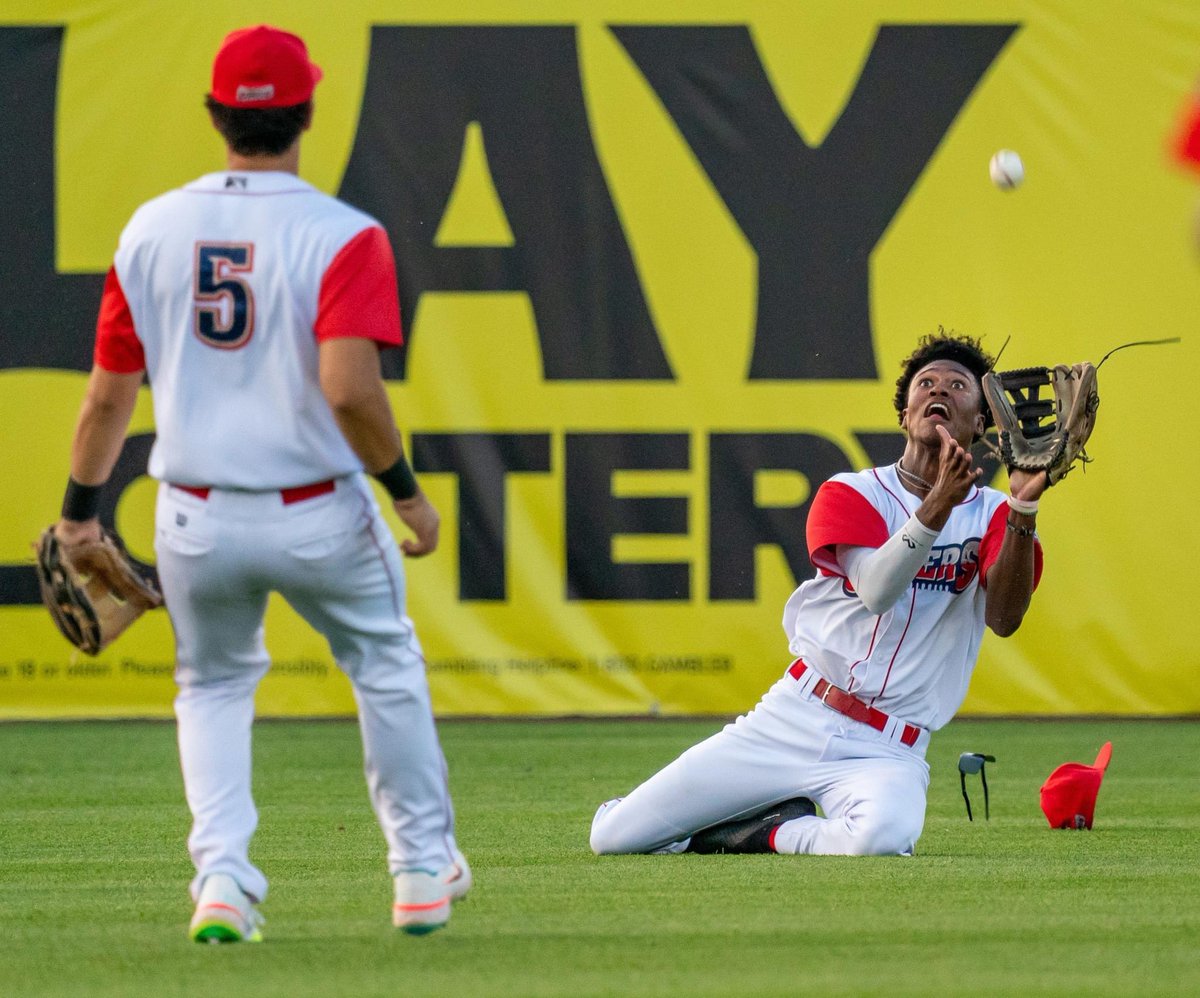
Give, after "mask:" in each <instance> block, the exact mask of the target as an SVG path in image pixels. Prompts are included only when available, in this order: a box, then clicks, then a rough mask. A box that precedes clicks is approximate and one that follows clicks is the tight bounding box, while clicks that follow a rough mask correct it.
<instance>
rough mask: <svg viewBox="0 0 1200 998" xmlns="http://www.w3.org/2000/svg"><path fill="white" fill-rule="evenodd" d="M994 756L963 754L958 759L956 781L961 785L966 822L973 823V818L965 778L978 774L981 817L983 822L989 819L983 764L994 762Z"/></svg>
mask: <svg viewBox="0 0 1200 998" xmlns="http://www.w3.org/2000/svg"><path fill="white" fill-rule="evenodd" d="M995 761H996V757H995V756H994V755H984V754H983V753H982V752H964V753H963V754H962V755H960V756H959V757H958V779H959V782H960V783H961V784H962V795H963V800H964V801H965V802H966V805H967V821H974V820H975V817H974V815H972V814H971V798H970V797H968V796H967V777H968V776H974V775H975V774H976V773H978V774H979V782H980V783H982V784H983V817H984V820H987V819H990V818H991V808H990V806H989V803H988V785H987V772H986V770H985V769H984V766H983V764H984V763H985V762H995Z"/></svg>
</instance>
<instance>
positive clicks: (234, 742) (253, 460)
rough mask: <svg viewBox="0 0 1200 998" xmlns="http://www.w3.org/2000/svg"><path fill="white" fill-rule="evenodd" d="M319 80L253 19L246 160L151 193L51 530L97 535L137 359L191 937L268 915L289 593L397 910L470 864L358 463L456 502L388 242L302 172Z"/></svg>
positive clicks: (218, 88)
mask: <svg viewBox="0 0 1200 998" xmlns="http://www.w3.org/2000/svg"><path fill="white" fill-rule="evenodd" d="M320 77H321V72H320V70H319V69H318V68H317V67H316V66H315V65H314V64H313V63H312V62H311V61H310V60H309V56H308V52H307V49H306V48H305V45H304V42H303V41H301V39H299V38H298V37H296V36H295V35H291V34H288V33H286V32H283V31H279V30H277V29H274V28H269V27H265V26H259V27H254V28H248V29H244V30H242V31H237V32H234V33H232V34H231V35H229V36H228V37H227V38H226V39H225V41H224V44H223V45H222V47H221V49H220V51H219V52H218V53H217V56H216V61H215V62H214V65H213V79H212V93H211V94H210V95H209V97H208V109H209V113H210V115H211V118H212V122H213V124H214V126H215V127H216V129H217V131H218V132H220V134H221V135H222V137H223V138H224V139H225V141H226V144H227V147H228V151H227V166H228V169H226V170H224V171H222V172H220V173H212V174H208V175H207V176H204V177H201V178H200V179H199V180H196V181H194V182H193V183H190V184H188V185H187V186H186V187H183V188H182V189H180V190H176V191H172V192H170V193H168V194H164V195H163V196H161V197H159V198H156V199H155V200H152V201H150V202H148V203H147V204H145V205H143V206H142V207H141V208H139V209H138V211H137V212H136V213H135V214H134V216H133V218H132V219H131V220H130V222H129V224H128V225H127V226H126V228H125V230H124V232H123V233H122V235H121V239H120V244H119V246H118V249H117V253H116V258H115V261H114V264H113V267H112V269H111V271H110V272H109V275H108V280H107V283H106V285H105V289H104V297H103V302H102V305H101V310H100V319H99V323H98V327H97V338H96V349H95V364H94V367H93V370H92V373H91V378H90V380H89V383H88V390H87V396H86V399H85V401H84V405H83V411H82V413H81V416H80V420H79V426H78V429H77V431H76V435H75V441H74V446H73V450H72V455H71V481H70V482H69V484H68V488H67V495H66V498H65V501H64V505H63V518H62V519H61V520H60V521H59V522H58V523H57V524H56V525H55V528H54V532H55V536H56V537H57V539H58V541H59V543H60V544H62V545H63V546H67V547H69V546H70V545H72V544H78V543H81V542H84V541H88V540H94V539H96V538H98V537H99V536H100V526H99V522H98V520H97V519H96V511H97V507H98V493H99V488H100V486H101V484H102V483H103V482H105V481H106V480H107V478H108V477H109V475H110V474H111V472H112V469H113V466H114V464H115V462H116V459H117V456H118V454H119V453H120V450H121V445H122V442H123V440H124V436H125V431H126V429H127V427H128V423H129V419H130V416H131V414H132V412H133V407H134V403H135V401H136V399H137V394H138V389H139V387H140V385H141V383H142V377H143V373H145V374H146V375H148V377H149V380H150V385H151V393H152V396H153V401H154V414H155V422H156V425H157V440H156V442H155V445H154V450H153V452H152V454H151V457H150V469H149V470H150V474H151V475H153V476H154V477H155V478H157V479H158V480H159V481H160V483H161V484H160V486H159V492H158V504H157V514H156V526H157V529H156V539H155V549H156V552H157V556H158V572H159V577H160V580H161V582H162V588H163V593H164V596H165V598H166V603H167V608H168V612H169V613H170V617H171V624H172V626H173V628H174V631H175V640H176V678H177V682H178V687H179V690H178V696H177V698H176V701H175V713H176V717H177V719H178V726H179V752H180V758H181V762H182V769H183V778H184V785H185V790H186V793H187V801H188V805H189V807H190V808H191V812H192V817H193V825H192V831H191V835H190V837H189V839H188V847H189V849H190V851H191V855H192V859H193V861H194V863H195V866H196V876H195V879H194V880H193V881H192V885H191V890H192V896H193V898H194V900H195V901H196V910H195V916H194V918H193V919H192V923H191V934H192V937H193V938H194V939H197V940H208V941H238V940H256V939H259V938H261V934H260V932H259V923H260V921H261V919H260V917H259V915H258V911H257V909H256V907H255V905H256V904H257V903H258V902H260V901H262V900H263V898H264V897H265V896H266V893H267V880H266V878H265V876H264V875H263V873H262V872H261V871H260V870H259V869H258V868H257V867H256V866H254V864H252V863H251V862H250V859H249V854H248V850H249V843H250V838H251V836H252V834H253V832H254V829H255V825H256V823H257V815H256V812H255V807H254V802H253V799H252V797H251V792H250V770H251V757H250V734H251V730H250V729H251V723H252V721H253V715H254V691H255V687H256V686H257V685H258V682H259V680H260V679H261V678H262V677H263V675H264V674H265V673H266V671H267V669H268V666H269V664H270V663H269V659H268V656H267V651H266V647H265V645H264V643H263V614H264V611H265V610H266V606H267V598H268V595H269V594H270V593H271V592H273V591H274V592H278V593H280V594H281V595H282V596H283V597H284V599H286V600H287V602H288V603H289V604H291V606H292V607H293V608H294V609H295V610H296V611H297V612H298V613H299V614H300V615H301V616H302V617H303V618H304V619H305V620H306V621H308V623H310V624H311V625H312V626H313V627H314V628H316V629H317V630H318V631H320V632H321V634H322V635H324V637H325V638H326V639H327V640H328V642H329V645H330V648H331V649H332V651H333V654H334V657H335V658H336V659H337V662H338V665H339V666H340V667H341V668H342V669H343V670H344V671H345V672H346V674H347V675H348V676H349V678H350V681H351V683H352V685H353V690H354V696H355V699H356V702H357V704H358V710H359V719H360V724H361V727H362V737H363V745H364V754H365V766H366V775H367V782H368V786H369V790H370V795H371V799H372V803H373V804H374V807H375V811H376V813H377V815H378V818H379V822H380V825H381V826H382V829H383V833H384V837H385V838H386V841H387V847H388V863H389V867H390V870H391V873H392V876H393V877H394V881H395V907H394V916H393V920H394V922H395V924H396V925H397V926H399V927H401V928H403V929H405V930H406V931H408V932H412V933H422V932H427V931H429V930H431V929H435V928H437V927H439V926H441V925H444V924H445V922H446V920H447V919H448V918H449V915H450V903H451V901H453V900H456V899H457V898H459V897H461V896H462V895H463V894H465V893H466V891H467V889H468V888H469V886H470V884H471V874H470V871H469V869H468V867H467V864H466V861H465V860H464V859H463V856H462V854H461V853H460V852H459V850H458V847H457V845H456V842H455V837H454V814H453V809H452V807H451V801H450V795H449V792H448V789H447V785H446V774H445V762H444V759H443V756H442V751H441V747H440V745H439V743H438V737H437V731H436V729H435V726H434V719H433V715H432V712H431V708H430V700H429V690H428V686H427V683H426V677H425V669H424V659H423V658H422V654H421V647H420V644H419V643H418V641H417V637H416V635H415V633H414V631H413V625H412V621H411V620H410V619H409V618H408V616H407V613H406V609H405V580H404V567H403V564H402V561H401V558H400V556H399V553H398V551H397V549H396V545H395V543H394V541H393V539H392V537H391V535H390V533H389V530H388V527H387V526H386V524H385V522H384V520H383V519H382V517H381V515H380V512H379V508H378V505H377V504H376V502H375V499H374V496H373V494H372V491H371V489H370V486H369V484H368V482H367V480H366V479H365V477H364V469H365V470H366V471H369V472H371V473H372V474H373V475H374V476H375V477H376V478H377V479H378V480H379V481H380V482H381V483H382V484H383V485H384V487H385V488H386V489H387V491H388V492H389V494H390V495H391V496H392V498H393V501H394V507H395V510H396V513H397V514H398V516H399V517H400V519H401V520H402V521H403V523H404V524H405V525H406V526H407V527H408V528H409V529H410V530H411V531H412V533H413V535H414V537H412V538H409V539H406V540H404V541H403V542H402V544H401V547H402V548H403V550H404V552H405V553H406V554H408V555H409V556H412V557H417V556H420V555H425V554H428V553H429V552H431V551H433V550H434V548H435V547H436V546H437V541H438V526H439V520H438V514H437V511H436V510H435V509H434V508H433V506H432V505H430V503H429V501H428V500H427V499H426V497H425V495H424V493H423V492H422V491H421V490H420V488H419V487H418V486H417V483H416V481H415V480H414V478H413V475H412V471H411V469H410V468H409V465H408V464H407V462H406V461H405V458H404V453H403V448H402V444H401V439H400V433H399V431H398V430H397V428H396V425H395V421H394V418H393V416H392V412H391V407H390V404H389V402H388V397H387V394H386V391H385V387H384V383H383V380H382V377H381V374H380V364H379V350H380V349H381V348H382V347H385V346H396V345H399V344H400V342H401V332H400V314H399V303H398V301H399V299H398V295H397V287H396V273H395V264H394V261H393V258H392V251H391V247H390V245H389V242H388V238H387V235H386V234H385V233H384V231H383V229H382V228H380V226H379V224H378V223H377V222H375V221H374V220H373V219H372V218H370V217H368V216H367V215H364V214H362V213H361V212H359V211H357V210H355V209H353V208H351V207H349V206H348V205H345V204H343V203H341V202H340V201H337V200H336V199H334V198H332V197H329V196H327V195H325V194H323V193H321V192H319V191H318V190H316V189H315V188H314V187H312V186H311V185H309V184H307V183H305V182H304V181H302V180H301V179H300V178H299V177H298V176H297V170H298V167H299V148H300V136H301V133H302V132H303V131H304V130H306V129H307V128H308V127H309V124H310V122H311V118H312V103H311V98H312V93H313V89H314V87H315V85H316V83H317V81H318V80H319V79H320Z"/></svg>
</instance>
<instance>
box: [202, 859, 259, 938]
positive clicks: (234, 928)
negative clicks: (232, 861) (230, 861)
mask: <svg viewBox="0 0 1200 998" xmlns="http://www.w3.org/2000/svg"><path fill="white" fill-rule="evenodd" d="M263 921H264V919H263V917H262V915H260V914H259V913H258V909H257V908H256V907H254V902H253V901H251V900H250V898H249V897H248V896H247V895H246V894H245V893H244V892H243V891H242V889H241V888H240V887H239V886H238V885H237V881H236V880H234V879H233V877H231V876H229V874H227V873H214V874H212V875H211V876H209V877H205V878H204V885H203V886H202V887H201V888H200V899H199V900H198V901H197V902H196V913H195V914H194V915H193V916H192V924H191V926H190V927H189V928H188V934H189V935H190V936H191V937H192V939H193V940H195V941H196V942H198V943H240V942H246V943H259V942H262V931H261V926H262V924H263Z"/></svg>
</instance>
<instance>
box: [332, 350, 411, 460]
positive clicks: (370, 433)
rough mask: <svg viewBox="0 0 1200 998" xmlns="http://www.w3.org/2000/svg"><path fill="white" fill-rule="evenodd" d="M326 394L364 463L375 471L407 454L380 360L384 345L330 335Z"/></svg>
mask: <svg viewBox="0 0 1200 998" xmlns="http://www.w3.org/2000/svg"><path fill="white" fill-rule="evenodd" d="M319 374H320V383H321V394H322V395H324V396H325V401H326V402H328V403H329V408H330V409H331V410H332V412H333V418H334V419H335V420H336V421H337V424H338V429H340V430H341V431H342V435H343V436H344V437H345V438H346V442H347V443H348V444H349V445H350V449H351V450H353V451H354V453H355V454H357V455H358V459H359V460H360V461H362V463H363V467H365V468H366V469H367V471H368V472H371V473H374V472H377V471H382V470H383V469H385V468H388V467H390V466H391V465H392V464H393V463H394V462H395V461H396V459H397V458H398V457H399V456H400V455H401V454H402V453H403V444H402V442H401V440H400V431H399V430H398V429H397V428H396V420H395V417H394V416H393V415H392V405H391V402H390V401H389V400H388V396H387V389H386V387H385V386H384V383H383V377H382V375H381V369H380V363H379V347H378V346H377V345H376V344H375V343H374V342H373V341H371V340H365V339H360V338H357V337H346V338H343V339H332V340H326V341H325V342H323V343H322V344H321V346H320V368H319Z"/></svg>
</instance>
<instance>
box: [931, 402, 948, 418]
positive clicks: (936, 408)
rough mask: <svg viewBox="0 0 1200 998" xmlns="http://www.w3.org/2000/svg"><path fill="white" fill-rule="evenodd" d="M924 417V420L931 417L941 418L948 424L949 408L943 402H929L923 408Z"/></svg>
mask: <svg viewBox="0 0 1200 998" xmlns="http://www.w3.org/2000/svg"><path fill="white" fill-rule="evenodd" d="M925 416H926V418H929V417H931V416H941V418H942V419H944V420H946V422H949V421H950V407H949V406H948V405H946V404H945V403H944V402H931V403H930V404H929V405H928V406H926V407H925Z"/></svg>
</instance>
